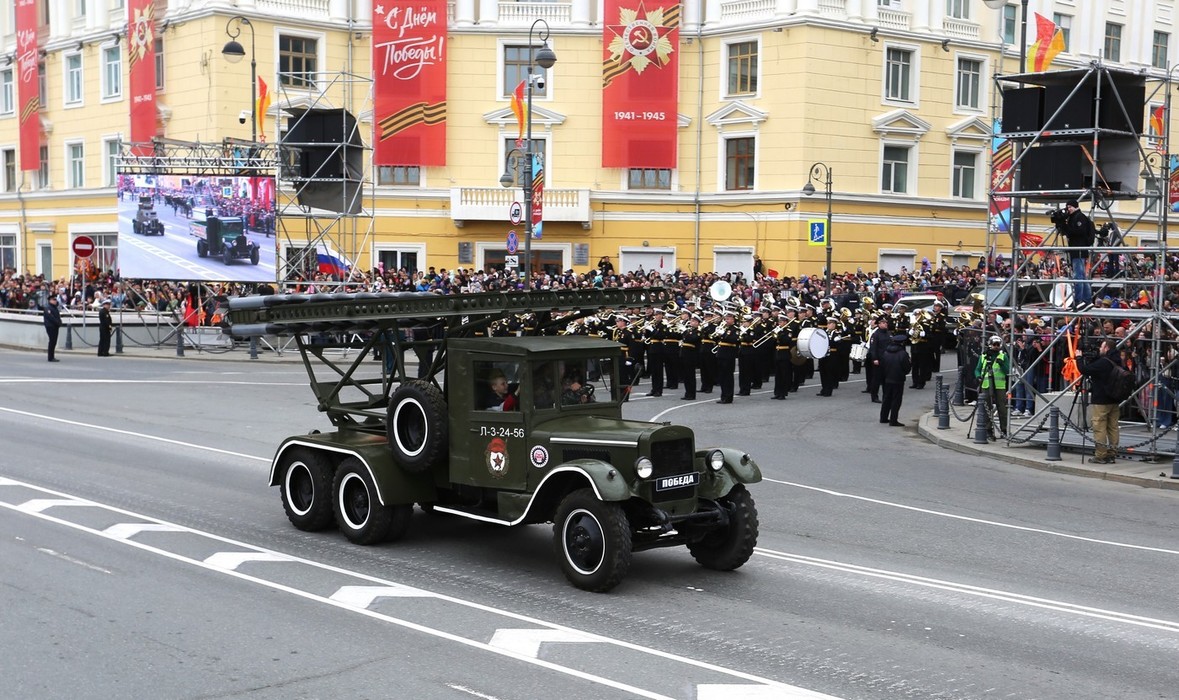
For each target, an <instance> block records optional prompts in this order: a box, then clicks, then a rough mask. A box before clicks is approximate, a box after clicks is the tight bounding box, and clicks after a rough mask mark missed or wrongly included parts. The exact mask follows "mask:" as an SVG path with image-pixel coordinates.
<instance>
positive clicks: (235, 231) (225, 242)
mask: <svg viewBox="0 0 1179 700" xmlns="http://www.w3.org/2000/svg"><path fill="white" fill-rule="evenodd" d="M188 233H189V235H191V236H192V237H194V238H196V239H197V242H196V249H197V255H198V256H200V257H202V258H206V257H209V256H213V257H219V258H221V262H223V263H225V264H226V265H229V264H232V263H233V261H234V260H239V259H241V260H249V261H250V264H251V265H257V264H258V260H259V258H260V255H261V248H259V246H258V244H257V243H254V242H253V241H251V240H250V239H249V237H248V236H246V225H245V221H244V220H243V219H242V218H241V217H240V216H204V217H200V218H198V219H195V220H193V221H192V222H191V223H190V224H189V226H188Z"/></svg>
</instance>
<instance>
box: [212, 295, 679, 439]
mask: <svg viewBox="0 0 1179 700" xmlns="http://www.w3.org/2000/svg"><path fill="white" fill-rule="evenodd" d="M671 298H672V296H671V293H670V292H668V291H667V290H664V289H657V288H651V289H576V290H562V291H534V292H491V293H485V294H454V295H441V294H429V293H424V292H400V293H380V294H378V293H358V294H344V293H339V294H312V295H300V294H279V295H271V296H251V297H239V298H234V299H231V300H230V302H229V321H228V322H229V329H230V332H231V333H232V335H234V336H236V337H253V336H262V335H283V336H294V338H295V340H296V343H297V345H298V347H299V352H300V354H301V355H302V357H303V365H304V368H305V369H306V370H307V375H308V378H309V379H310V380H311V388H312V391H313V392H314V393H315V397H316V399H317V400H318V403H319V410H320V411H324V412H326V413H327V414H328V417H329V418H330V419H331V421H332V424H333V425H341V424H356V423H362V422H365V421H368V422H372V421H380V420H383V419H384V415H385V414H384V409H385V408H386V407H387V405H388V401H389V396H390V394H392V392H393V390H394V389H396V387H397V385H398V384H400V383H402V382H405V381H409V380H412V379H416V378H419V377H420V378H422V379H424V380H426V381H429V382H432V383H433V384H434V385H436V386H438V387H439V388H441V384H440V382H439V379H440V376H441V375H443V370H444V369H445V367H446V342H447V340H449V339H451V338H468V337H476V336H479V335H485V334H486V331H487V328H488V327H489V326H490V325H491V324H492V323H493V322H495V321H500V320H504V319H508V318H511V317H512V316H526V315H529V314H531V315H533V317H534V319H535V321H534V323H533V326H532V327H534V328H535V329H536V330H535V332H536V333H545V332H546V331H551V330H552V329H554V328H557V327H564V326H565V325H566V324H567V323H568V322H569V321H570V320H572V319H574V318H579V317H585V316H589V315H591V314H594V313H597V312H599V311H602V310H605V309H622V308H626V307H634V306H648V305H656V306H662V305H664V304H666V303H667V302H668V301H669V300H671ZM554 312H560V313H564V314H565V315H564V316H563V317H561V318H559V319H557V318H554V317H553V313H554ZM407 353H411V354H410V355H409V356H410V357H416V359H417V362H418V364H419V367H421V366H422V363H423V362H424V363H426V365H425V367H426V369H425V370H423V371H419V372H418V373H417V374H416V375H414V376H410V375H408V374H407V373H406V371H405V370H406V357H407ZM378 356H379V357H380V362H372V361H371V359H370V358H375V357H378ZM366 359H367V360H369V361H368V362H367V363H366V362H365V361H366Z"/></svg>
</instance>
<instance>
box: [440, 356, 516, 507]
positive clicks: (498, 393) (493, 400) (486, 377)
mask: <svg viewBox="0 0 1179 700" xmlns="http://www.w3.org/2000/svg"><path fill="white" fill-rule="evenodd" d="M524 366H525V365H524V363H523V362H522V361H521V358H518V357H517V358H502V359H485V358H481V359H476V360H474V361H473V363H472V372H471V381H472V382H473V386H472V387H471V394H470V395H471V398H472V410H471V412H470V421H469V425H468V435H467V440H466V441H465V442H466V443H467V444H466V447H465V448H464V452H465V457H466V459H465V460H454V461H452V463H451V481H453V482H456V483H464V484H469V485H471V486H482V487H485V488H497V489H508V490H513V491H523V490H524V488H525V486H526V480H527V477H528V460H527V456H528V455H527V450H528V448H527V445H526V444H525V441H524V438H525V430H524V411H523V406H522V405H521V396H520V383H521V381H522V380H523V376H522V372H523V367H524ZM463 461H465V462H466V464H462V462H463Z"/></svg>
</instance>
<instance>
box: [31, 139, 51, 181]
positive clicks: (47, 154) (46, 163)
mask: <svg viewBox="0 0 1179 700" xmlns="http://www.w3.org/2000/svg"><path fill="white" fill-rule="evenodd" d="M42 149H44V151H45V157H44V158H41V151H42ZM52 160H53V157H52V153H51V149H50V148H49V144H45V143H43V144H41V146H40V148H38V149H37V161H38V165H37V179H36V180H34V183H33V184H34V185H35V187H34V188H33V189H36V190H51V189H53V178H52V176H53V172H52V170H51V169H50V165H49V164H50V162H51V161H52ZM42 164H44V166H45V173H44V175H45V179H44V180H42V179H41V175H42V173H41V165H42Z"/></svg>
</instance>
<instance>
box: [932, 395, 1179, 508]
mask: <svg viewBox="0 0 1179 700" xmlns="http://www.w3.org/2000/svg"><path fill="white" fill-rule="evenodd" d="M932 420H936V419H934V418H933V413H932V412H930V413H926V414H924V415H922V416H921V419H920V420H919V421H918V422H917V434H919V435H920V436H921V437H923V438H925V439H926V440H928V441H930V442H931V443H933V444H934V445H937V446H938V447H941V448H943V449H947V450H953V451H955V452H960V453H962V454H968V455H973V456H976V457H986V458H987V459H993V460H996V461H999V462H1007V463H1008V464H1014V465H1017V466H1020V467H1029V468H1031V469H1039V470H1040V471H1046V472H1055V473H1057V474H1071V475H1073V476H1083V477H1088V478H1090V479H1102V480H1104V481H1113V482H1116V483H1121V484H1131V485H1134V486H1141V487H1143V488H1156V489H1165V490H1171V491H1179V479H1171V478H1169V477H1143V476H1132V475H1129V474H1119V473H1117V472H1108V471H1101V470H1099V469H1090V468H1088V467H1074V466H1071V465H1068V464H1054V463H1051V462H1045V461H1041V460H1035V459H1028V458H1026V457H1019V456H1016V455H1013V454H1005V453H1003V452H993V451H990V450H983V449H980V448H977V447H973V446H972V445H970V444H963V443H961V442H957V441H955V440H949V439H946V438H943V437H941V436H940V435H939V432H941V431H938V430H937V429H936V428H935V429H932V430H931V429H930V428H928V427H926V426H927V424H928V423H929V422H931V421H932Z"/></svg>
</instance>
